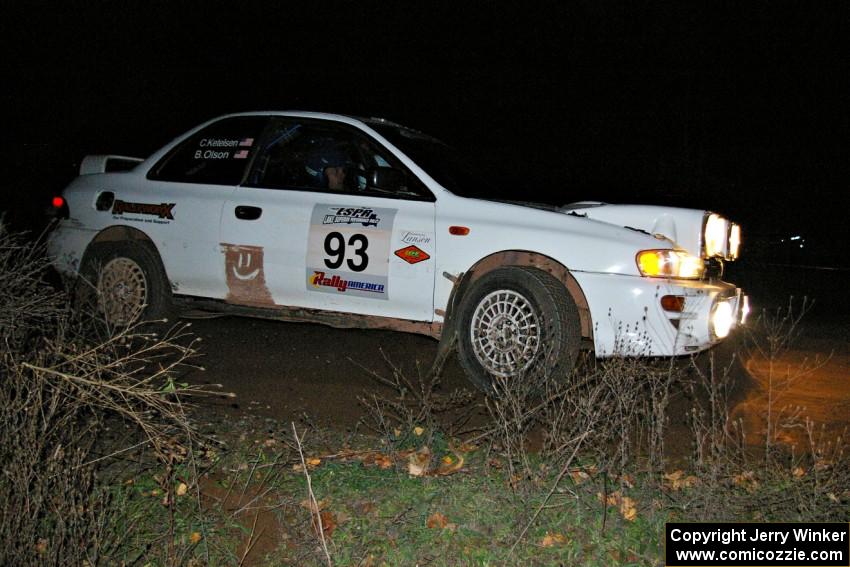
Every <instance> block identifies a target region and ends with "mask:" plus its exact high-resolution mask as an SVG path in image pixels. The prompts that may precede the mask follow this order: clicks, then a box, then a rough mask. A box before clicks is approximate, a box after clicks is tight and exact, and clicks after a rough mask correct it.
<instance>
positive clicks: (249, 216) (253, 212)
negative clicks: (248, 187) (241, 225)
mask: <svg viewBox="0 0 850 567" xmlns="http://www.w3.org/2000/svg"><path fill="white" fill-rule="evenodd" d="M235 212H236V218H237V219H239V220H257V219H258V218H260V215H262V214H263V209H261V208H260V207H248V206H246V205H239V206H238V207H236V211H235Z"/></svg>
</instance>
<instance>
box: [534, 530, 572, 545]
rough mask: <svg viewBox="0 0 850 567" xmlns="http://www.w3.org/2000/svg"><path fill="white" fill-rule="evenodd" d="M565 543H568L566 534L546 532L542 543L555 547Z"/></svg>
mask: <svg viewBox="0 0 850 567" xmlns="http://www.w3.org/2000/svg"><path fill="white" fill-rule="evenodd" d="M565 543H567V538H565V537H564V534H561V533H554V534H553V533H551V532H546V535H545V536H543V539H542V540H541V542H540V545H542V546H543V547H555V546H556V545H564V544H565Z"/></svg>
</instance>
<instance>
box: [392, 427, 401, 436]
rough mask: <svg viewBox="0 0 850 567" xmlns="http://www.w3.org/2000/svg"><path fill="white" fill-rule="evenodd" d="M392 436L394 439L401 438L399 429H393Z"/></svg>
mask: <svg viewBox="0 0 850 567" xmlns="http://www.w3.org/2000/svg"><path fill="white" fill-rule="evenodd" d="M393 435H394V436H395V437H401V429H399V428H398V427H396V428H395V429H393Z"/></svg>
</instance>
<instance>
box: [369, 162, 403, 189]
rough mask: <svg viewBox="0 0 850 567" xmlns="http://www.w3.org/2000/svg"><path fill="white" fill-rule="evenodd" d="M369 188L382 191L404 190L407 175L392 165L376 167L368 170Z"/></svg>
mask: <svg viewBox="0 0 850 567" xmlns="http://www.w3.org/2000/svg"><path fill="white" fill-rule="evenodd" d="M369 188H370V189H371V188H374V189H380V190H382V191H392V192H397V191H406V190H407V175H405V173H404V172H403V171H401V170H398V169H394V168H392V167H376V168H374V169H371V170H369Z"/></svg>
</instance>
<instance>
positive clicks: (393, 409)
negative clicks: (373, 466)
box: [352, 352, 476, 442]
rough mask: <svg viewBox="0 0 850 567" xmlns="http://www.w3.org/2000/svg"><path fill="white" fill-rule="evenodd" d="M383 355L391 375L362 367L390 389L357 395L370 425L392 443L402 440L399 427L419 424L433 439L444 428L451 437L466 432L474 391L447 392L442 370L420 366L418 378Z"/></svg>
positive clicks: (406, 427)
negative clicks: (385, 392) (409, 374)
mask: <svg viewBox="0 0 850 567" xmlns="http://www.w3.org/2000/svg"><path fill="white" fill-rule="evenodd" d="M381 354H383V355H384V361H385V362H386V363H387V366H388V367H389V369H390V376H389V377H386V376H383V375H382V374H380V373H378V372H376V371H374V370H371V369H368V368H364V367H363V366H360V367H361V368H362V369H363V370H364V371H366V372H368V373H369V375H371V376H372V377H373V378H374V379H375V380H376V381H377V382H379V383H380V384H382V385H384V386H386V387H387V388H389V393H387V394H383V393H378V392H369V393H368V394H367V393H364V394H362V395H360V396H358V397H357V399H358V401H359V402H360V403H361V404H362V405H363V407H364V408H366V410H367V416H366V419H365V420H364V422H365V424H366V426H367V427H369V428H371V429H372V430H373V431H375V432H377V433H378V434H379V435H381V436H382V437H383V438H384V439H385V440H387V441H391V442H395V441H397V440H398V437H399V436H397V435H396V434H395V430H396V429H399V430H401V431H404V432H410V431H411V430H412V429H413V428H415V427H423V428H425V430H427V432H428V436H429V439H430V436H432V435H433V433H434V432H435V431H442V432H443V433H445V434H446V435H449V436H453V435H456V434H458V433H459V432H460V431H462V429H463V427H464V426H465V425H466V424H467V423H468V422H469V418H470V415H471V413H472V412H473V411H474V410H475V409H476V405H475V404H474V399H475V395H474V394H473V393H472V392H470V391H469V390H464V389H458V390H453V391H451V392H448V393H444V392H442V391H441V387H440V374H439V373H438V372H430V373H428V374H426V375H423V373H422V371H421V370H420V369H419V368H418V367H417V374H416V377H415V378H410V377H409V376H407V375H406V374H405V373H404V371H403V370H402V369H401V367H399V366H398V365H396V364H393V362H392V361H391V360H389V359H388V358H387V357H386V355H385V354H384V353H383V352H382V353H381ZM352 362H353V363H355V364H357V363H356V362H355V361H352Z"/></svg>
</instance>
